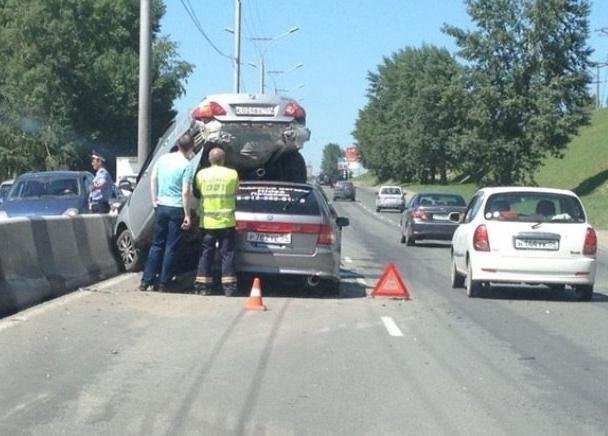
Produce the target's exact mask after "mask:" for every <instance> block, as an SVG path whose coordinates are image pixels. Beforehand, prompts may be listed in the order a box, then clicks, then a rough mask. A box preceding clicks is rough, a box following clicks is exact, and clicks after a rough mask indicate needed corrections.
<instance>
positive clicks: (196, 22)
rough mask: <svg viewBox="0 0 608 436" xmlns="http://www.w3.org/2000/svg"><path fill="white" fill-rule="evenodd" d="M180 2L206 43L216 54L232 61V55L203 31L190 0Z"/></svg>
mask: <svg viewBox="0 0 608 436" xmlns="http://www.w3.org/2000/svg"><path fill="white" fill-rule="evenodd" d="M180 2H181V4H182V6H183V7H184V9H185V10H186V12H187V13H188V16H189V17H190V19H191V20H192V22H193V23H194V26H195V27H196V28H197V30H198V31H199V32H200V33H201V35H203V38H205V40H206V41H207V43H209V45H210V46H211V47H212V48H213V49H214V50H215V51H216V52H217V54H219V55H220V56H223V57H225V58H227V59H230V60H231V61H232V60H233V58H232V56H229V55H227V54H226V53H224V52H223V51H221V50H220V49H219V48H218V47H217V46H216V45H215V43H214V42H213V41H212V40H211V38H209V36H208V35H207V33H206V32H205V29H203V26H202V25H201V22H200V21H199V19H198V17H197V16H196V12H195V11H194V8H193V7H192V4H191V3H190V0H180Z"/></svg>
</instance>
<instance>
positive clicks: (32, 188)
mask: <svg viewBox="0 0 608 436" xmlns="http://www.w3.org/2000/svg"><path fill="white" fill-rule="evenodd" d="M79 191H80V190H79V187H78V179H76V178H74V177H60V178H36V179H29V178H28V179H23V180H19V181H17V183H16V184H15V186H14V187H13V189H12V190H11V192H10V197H9V200H14V199H19V198H40V197H67V196H75V195H78V194H79Z"/></svg>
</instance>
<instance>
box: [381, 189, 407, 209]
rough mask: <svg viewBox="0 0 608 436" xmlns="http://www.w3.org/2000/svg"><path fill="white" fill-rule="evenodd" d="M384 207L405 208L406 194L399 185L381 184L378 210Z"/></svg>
mask: <svg viewBox="0 0 608 436" xmlns="http://www.w3.org/2000/svg"><path fill="white" fill-rule="evenodd" d="M382 209H397V210H399V211H400V212H403V210H404V209H405V195H404V193H403V191H402V190H401V188H400V187H399V186H381V187H380V189H379V190H378V192H377V193H376V212H380V211H381V210H382Z"/></svg>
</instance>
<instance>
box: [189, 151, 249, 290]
mask: <svg viewBox="0 0 608 436" xmlns="http://www.w3.org/2000/svg"><path fill="white" fill-rule="evenodd" d="M224 159H225V154H224V150H222V149H221V148H219V147H216V148H212V149H211V150H210V151H209V163H210V164H211V166H210V167H208V168H204V169H202V170H200V171H199V172H198V173H197V174H196V177H195V182H194V183H195V185H196V189H197V190H198V192H199V193H200V195H201V221H200V227H201V241H202V242H201V257H200V259H199V263H198V271H197V274H196V279H195V282H194V289H195V292H196V293H198V294H200V295H207V294H209V293H210V292H211V290H212V286H213V276H212V272H211V268H212V265H213V259H214V257H215V248H216V244H217V245H218V246H219V250H220V254H221V258H222V288H223V290H224V294H225V295H226V296H227V297H230V296H232V295H233V293H234V292H236V274H235V271H234V240H235V230H234V228H235V225H236V220H235V216H234V210H235V207H236V189H237V186H238V184H239V177H238V174H237V172H236V171H235V170H233V169H230V168H226V167H225V166H224Z"/></svg>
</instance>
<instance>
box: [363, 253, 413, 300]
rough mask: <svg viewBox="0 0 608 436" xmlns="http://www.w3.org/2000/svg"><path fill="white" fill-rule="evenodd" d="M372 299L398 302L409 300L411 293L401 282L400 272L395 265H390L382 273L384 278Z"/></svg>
mask: <svg viewBox="0 0 608 436" xmlns="http://www.w3.org/2000/svg"><path fill="white" fill-rule="evenodd" d="M371 296H372V297H389V298H394V299H398V300H409V299H410V293H409V292H408V290H407V287H406V286H405V283H403V280H401V276H400V275H399V271H397V267H396V266H395V264H394V263H392V262H391V263H389V264H388V265H387V267H386V269H385V270H384V272H383V273H382V277H380V280H378V283H376V286H375V287H374V290H373V291H372V293H371Z"/></svg>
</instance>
